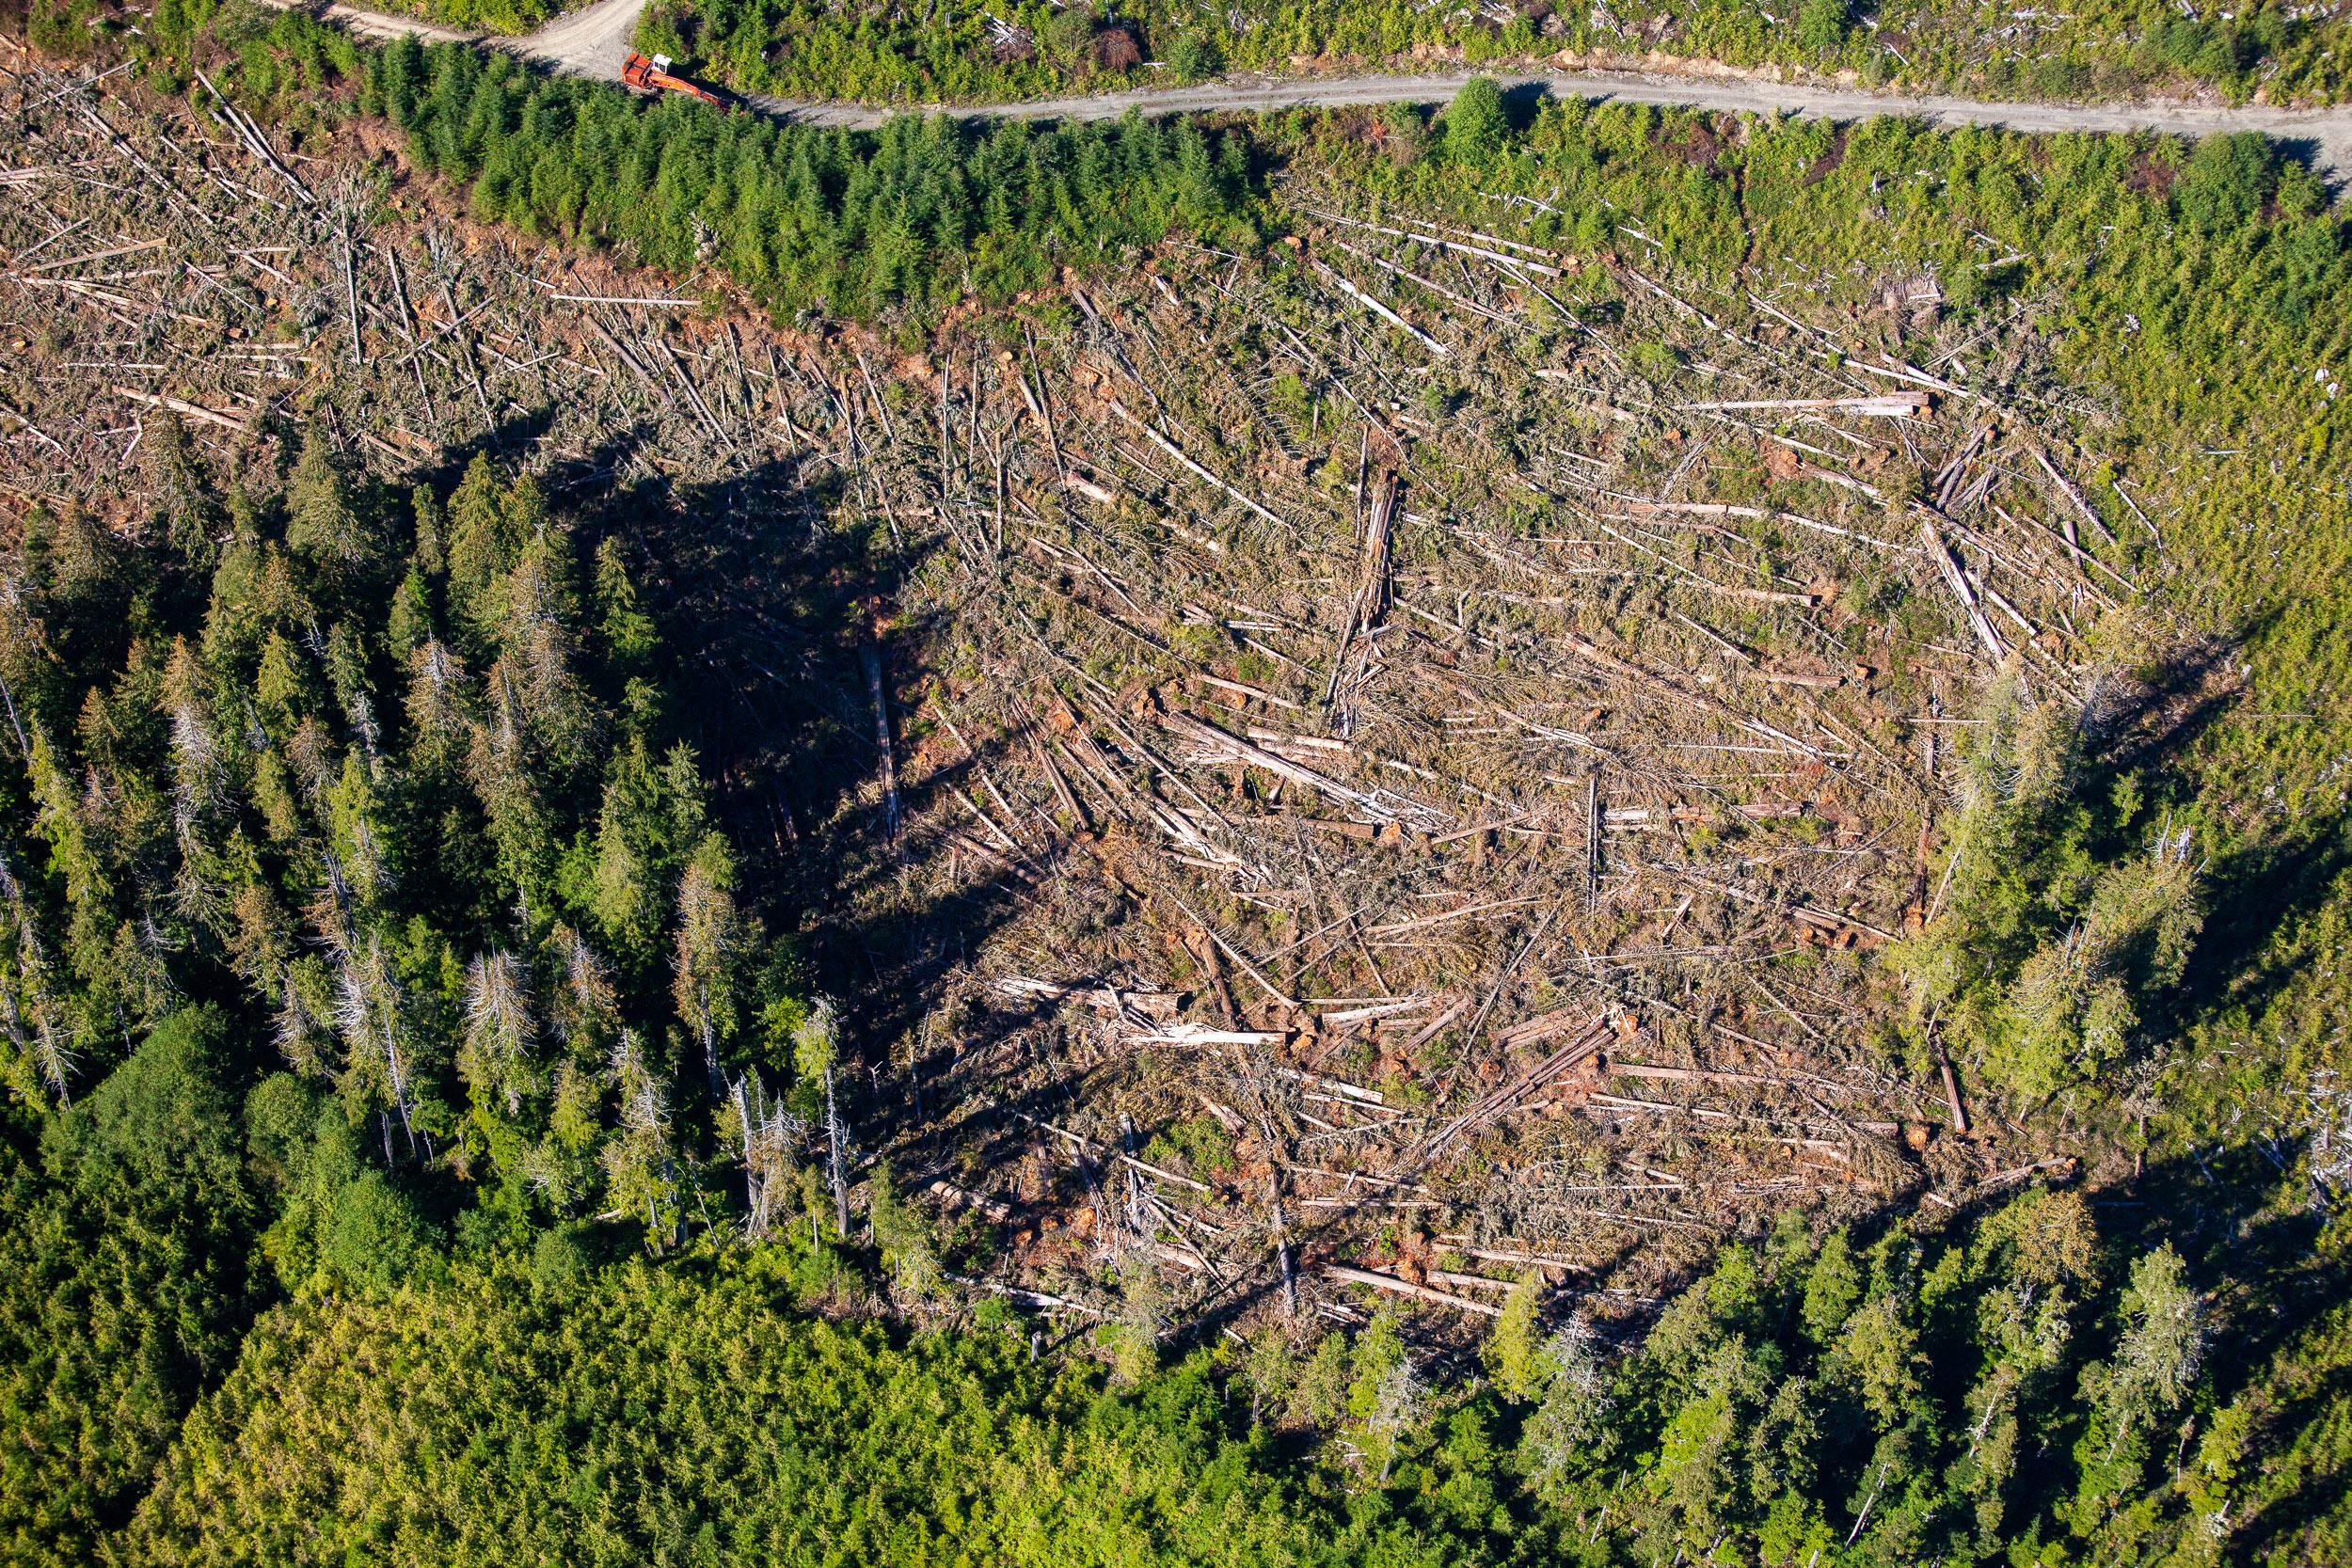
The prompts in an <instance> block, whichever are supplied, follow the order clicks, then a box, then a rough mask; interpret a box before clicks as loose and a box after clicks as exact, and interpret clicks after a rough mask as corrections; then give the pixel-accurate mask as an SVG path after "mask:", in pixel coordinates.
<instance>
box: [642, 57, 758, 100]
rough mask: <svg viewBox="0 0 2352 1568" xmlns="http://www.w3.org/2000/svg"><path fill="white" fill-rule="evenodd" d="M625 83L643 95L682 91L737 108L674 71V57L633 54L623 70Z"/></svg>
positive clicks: (691, 95) (694, 96)
mask: <svg viewBox="0 0 2352 1568" xmlns="http://www.w3.org/2000/svg"><path fill="white" fill-rule="evenodd" d="M621 80H622V81H624V82H626V83H628V85H629V86H630V87H635V88H637V89H638V90H640V91H641V92H682V93H685V94H686V95H687V96H689V97H691V98H699V99H701V100H702V101H703V102H704V103H708V104H710V105H711V106H712V107H713V108H717V109H726V110H732V109H733V108H734V107H735V105H733V104H732V103H728V102H727V101H726V100H725V99H723V98H721V97H720V96H719V95H718V94H717V93H715V92H712V91H711V90H710V89H709V88H708V87H703V86H701V85H700V84H699V83H694V82H690V81H688V80H687V79H686V78H685V77H683V76H676V75H673V74H672V73H671V71H670V56H669V55H654V56H653V58H651V59H647V58H646V57H645V56H644V55H640V54H638V53H636V52H635V51H633V50H632V51H630V53H629V56H628V63H626V64H625V65H623V66H622V67H621Z"/></svg>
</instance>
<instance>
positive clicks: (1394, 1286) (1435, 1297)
mask: <svg viewBox="0 0 2352 1568" xmlns="http://www.w3.org/2000/svg"><path fill="white" fill-rule="evenodd" d="M1323 1272H1324V1274H1325V1275H1327V1276H1328V1277H1330V1278H1332V1279H1339V1280H1344V1281H1345V1282H1346V1283H1348V1284H1350V1285H1369V1286H1371V1287H1372V1288H1373V1289H1374V1290H1375V1291H1390V1292H1391V1293H1392V1294H1395V1295H1400V1296H1410V1297H1412V1298H1413V1299H1414V1300H1415V1301H1428V1302H1435V1303H1437V1305H1438V1306H1439V1307H1454V1309H1456V1310H1457V1311H1462V1312H1475V1313H1477V1314H1478V1315H1479V1316H1480V1317H1482V1318H1500V1317H1501V1316H1502V1307H1493V1306H1489V1305H1488V1304H1487V1303H1486V1302H1483V1301H1472V1300H1470V1298H1469V1297H1468V1296H1455V1295H1448V1294H1447V1293H1446V1292H1445V1291H1433V1290H1431V1289H1430V1288H1429V1287H1428V1286H1426V1285H1416V1284H1414V1283H1413V1282H1412V1281H1411V1280H1409V1279H1399V1278H1397V1277H1396V1275H1392V1274H1375V1273H1374V1272H1373V1271H1372V1270H1370V1269H1351V1268H1349V1267H1347V1266H1346V1265H1345V1264H1342V1263H1327V1264H1326V1265H1325V1266H1324V1270H1323Z"/></svg>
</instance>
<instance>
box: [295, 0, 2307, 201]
mask: <svg viewBox="0 0 2352 1568" xmlns="http://www.w3.org/2000/svg"><path fill="white" fill-rule="evenodd" d="M643 9H644V0H597V3H596V4H595V5H592V6H590V7H588V8H585V9H583V10H579V11H574V12H571V13H569V14H568V15H564V16H561V17H558V18H557V19H556V20H555V21H553V22H551V23H549V24H548V25H547V26H545V27H543V28H541V29H540V30H539V31H537V32H535V33H532V34H530V35H529V36H527V37H524V38H518V39H511V40H497V41H498V42H499V44H500V46H501V47H503V48H507V49H512V50H513V51H515V53H516V54H518V55H522V56H523V57H524V58H526V59H531V60H537V61H541V62H544V63H546V64H548V65H550V66H552V67H554V68H555V69H556V70H558V71H569V72H571V73H573V74H575V75H580V76H588V77H594V78H596V79H598V80H602V81H613V82H617V81H619V80H620V79H621V66H622V62H623V61H625V60H626V59H627V58H628V49H629V39H630V36H631V35H632V34H633V33H634V32H635V30H636V26H637V17H638V13H639V12H640V11H641V10H643ZM322 14H324V15H325V16H326V17H328V18H329V19H331V20H333V21H336V22H339V23H342V24H344V25H346V26H348V27H350V28H351V29H352V30H353V31H355V32H358V33H361V34H364V35H366V36H368V37H371V38H392V37H397V36H399V35H400V34H402V33H414V34H416V35H418V36H419V37H421V38H423V39H426V40H447V39H462V38H467V37H470V36H472V35H469V34H465V33H461V32H458V31H457V30H455V29H453V28H449V27H440V26H436V25H434V24H431V23H424V22H416V21H411V20H409V19H407V18H405V17H394V16H387V15H384V14H382V13H381V12H376V11H368V10H362V9H359V8H357V7H352V6H345V5H340V4H338V5H330V6H327V7H326V8H325V9H324V11H323V12H322ZM1478 75H1490V76H1493V77H1494V78H1495V80H1496V81H1498V82H1499V83H1501V84H1502V86H1503V87H1505V88H1506V89H1530V90H1534V91H1538V92H1543V93H1547V94H1549V95H1550V96H1552V97H1557V98H1587V99H1595V100H1615V101H1618V102H1621V103H1655V104H1659V105H1661V106H1668V105H1671V106H1678V107H1683V108H1693V109H1723V110H1731V111H1734V112H1737V113H1740V114H1756V115H1796V116H1800V117H1803V118H1806V119H1834V120H1857V119H1875V118H1877V117H1879V116H1882V115H1899V116H1909V117H1912V118H1915V119H1921V120H1925V121H1926V122H1928V123H1930V124H1932V125H1944V126H1953V125H1994V126H2002V127H2005V128H2007V129H2009V130H2012V131H2025V132H2032V133H2038V134H2043V135H2049V134H2057V133H2063V132H2082V133H2092V134H2097V133H2109V132H2129V131H2155V132H2161V133H2163V134H2166V135H2182V136H2201V135H2208V134H2210V133H2213V132H2216V131H2259V132H2261V133H2262V134H2263V135H2266V136H2270V137H2273V138H2275V139H2277V140H2279V141H2281V142H2285V143H2287V144H2289V145H2290V146H2293V147H2295V148H2296V149H2297V150H2302V151H2305V152H2307V153H2308V155H2309V156H2310V158H2311V161H2312V164H2313V165H2314V166H2317V167H2319V168H2321V169H2323V170H2326V171H2328V173H2330V174H2332V175H2334V176H2336V177H2338V178H2340V179H2341V178H2344V177H2345V176H2347V175H2352V108H2344V107H2339V108H2330V109H2281V108H2275V107H2271V106H2269V105H2266V104H2246V105H2243V106H2236V107H2233V106H2231V105H2227V104H2221V103H2180V102H2140V101H2135V102H2122V103H1999V102H1994V101H1991V100H1986V99H1974V98H1955V97H1949V96H1946V95H1942V94H1932V93H1930V94H1905V93H1886V92H1866V91H1862V90H1859V89H1854V88H1841V87H1814V86H1805V85H1800V84H1795V83H1784V82H1770V81H1763V80H1759V79H1755V78H1750V77H1739V76H1695V75H1677V74H1671V73H1662V72H1661V73H1645V72H1636V71H1517V72H1514V71H1434V72H1430V73H1427V74H1423V75H1414V76H1406V75H1391V74H1385V73H1379V74H1364V75H1352V76H1315V77H1302V78H1295V79H1288V80H1279V79H1270V78H1262V77H1243V76H1232V77H1226V78H1223V79H1221V80H1218V81H1215V82H1207V83H1203V84H1201V85H1200V86H1198V87H1146V88H1140V89H1136V90H1134V91H1128V92H1106V93H1096V94H1090V95H1084V96H1076V97H1070V98H1042V99H1035V100H1031V101H1028V102H1025V103H983V104H972V105H965V106H961V107H956V108H953V109H952V110H947V109H943V108H942V107H941V106H937V105H908V106H907V107H906V108H905V109H898V108H891V107H882V106H876V105H873V104H866V103H824V102H814V103H812V102H804V101H798V100H791V99H782V98H765V97H758V96H751V97H747V98H746V99H745V100H744V102H746V103H750V104H751V105H752V106H753V107H755V108H757V109H759V110H760V111H762V112H764V113H767V114H772V115H776V116H779V117H781V118H784V119H793V120H798V121H800V122H802V123H803V124H809V125H843V126H850V127H852V128H857V129H871V128H873V127H875V126H878V125H880V124H882V121H883V120H885V119H888V118H889V117H890V116H891V115H893V114H896V113H905V112H954V113H958V114H961V115H964V116H967V117H970V118H973V119H981V118H993V119H1118V118H1119V117H1120V116H1121V115H1123V114H1125V113H1127V111H1128V110H1130V109H1135V110H1139V111H1140V112H1142V113H1143V114H1145V115H1153V116H1156V115H1172V114H1192V113H1201V112H1209V111H1216V110H1229V111H1230V110H1240V111H1244V112H1254V113H1279V112H1280V111H1282V110H1285V109H1292V108H1300V107H1327V108H1337V107H1345V106H1353V105H1361V104H1372V103H1442V102H1444V101H1445V100H1447V99H1449V98H1451V97H1453V96H1454V93H1455V92H1456V91H1457V90H1459V89H1460V87H1461V86H1462V84H1463V83H1465V82H1468V81H1469V80H1470V78H1471V77H1473V76H1478Z"/></svg>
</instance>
